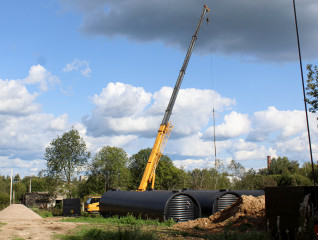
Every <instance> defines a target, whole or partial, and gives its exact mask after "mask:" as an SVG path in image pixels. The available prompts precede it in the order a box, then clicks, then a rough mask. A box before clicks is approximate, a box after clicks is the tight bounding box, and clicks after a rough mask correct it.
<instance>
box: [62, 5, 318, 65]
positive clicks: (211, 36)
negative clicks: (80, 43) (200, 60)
mask: <svg viewBox="0 0 318 240" xmlns="http://www.w3.org/2000/svg"><path fill="white" fill-rule="evenodd" d="M60 2H61V3H62V6H67V7H68V9H70V8H72V9H76V10H77V11H79V12H80V13H81V14H82V15H83V23H82V26H81V29H82V31H83V33H85V34H90V35H102V36H106V37H109V38H111V37H116V36H119V37H125V38H127V39H130V40H134V41H144V42H149V41H162V42H164V43H165V44H166V45H171V46H177V47H179V48H182V49H183V50H184V49H186V48H187V47H188V44H189V42H190V39H191V36H192V34H193V32H194V29H195V27H196V25H197V22H198V19H199V16H200V14H201V10H202V7H203V5H204V4H205V3H207V4H208V6H209V7H210V8H211V12H210V15H211V16H210V19H211V22H210V23H209V26H208V27H207V26H205V24H204V25H203V26H202V28H201V30H200V37H199V40H198V42H197V46H196V50H197V51H200V52H201V53H203V54H204V53H209V49H210V44H211V42H212V44H213V49H214V51H215V52H216V53H218V54H226V55H238V56H241V57H245V58H247V59H251V60H261V61H294V60H297V42H296V34H295V26H294V15H293V6H292V1H291V0H281V1H276V0H267V1H263V0H227V1H226V0H223V1H217V0H208V1H194V0H175V1H169V0H161V1H159V0H148V1H141V0H129V1H128V0H121V1H115V0H76V1H75V0H68V1H66V0H60ZM296 6H297V15H298V24H299V32H300V37H301V45H302V52H303V57H304V59H313V58H317V52H318V51H317V50H318V47H317V44H316V43H317V41H318V27H317V24H316V23H317V22H318V2H317V1H315V0H303V1H298V2H296Z"/></svg>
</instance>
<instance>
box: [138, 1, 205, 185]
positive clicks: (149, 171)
mask: <svg viewBox="0 0 318 240" xmlns="http://www.w3.org/2000/svg"><path fill="white" fill-rule="evenodd" d="M209 11H210V9H209V8H208V7H207V5H204V6H203V11H202V14H201V17H200V20H199V23H198V25H197V27H196V30H195V32H194V35H193V36H192V40H191V43H190V46H189V48H188V52H187V54H186V56H185V59H184V62H183V65H182V68H181V70H180V73H179V76H178V79H177V82H176V85H175V87H174V90H173V92H172V95H171V98H170V101H169V104H168V107H167V109H166V112H165V115H164V117H163V120H162V122H161V125H160V127H159V130H158V134H157V137H156V141H155V143H154V145H153V148H152V151H151V154H150V157H149V159H148V162H147V165H146V169H145V171H144V174H143V176H142V179H141V182H140V185H139V188H138V190H137V191H145V190H146V189H147V186H148V183H151V188H152V189H154V187H155V176H156V168H157V165H158V163H159V160H160V157H161V155H162V152H163V149H164V147H165V145H166V143H167V140H168V138H169V136H170V133H171V130H172V128H173V126H172V125H171V123H170V122H169V118H170V116H171V113H172V108H173V106H174V103H175V101H176V99H177V95H178V92H179V89H180V86H181V83H182V79H183V77H184V74H185V71H186V69H187V66H188V63H189V60H190V57H191V54H192V51H193V47H194V44H195V41H196V40H197V35H198V32H199V29H200V27H201V23H202V20H203V18H204V15H205V13H206V12H209Z"/></svg>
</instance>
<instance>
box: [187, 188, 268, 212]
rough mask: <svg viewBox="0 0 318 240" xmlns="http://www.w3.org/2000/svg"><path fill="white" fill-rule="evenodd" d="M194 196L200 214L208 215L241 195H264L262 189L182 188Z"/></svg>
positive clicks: (225, 206) (229, 204)
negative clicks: (199, 207)
mask: <svg viewBox="0 0 318 240" xmlns="http://www.w3.org/2000/svg"><path fill="white" fill-rule="evenodd" d="M183 192H185V193H188V194H190V195H191V196H193V197H194V198H196V199H197V200H198V202H199V204H200V206H201V216H202V217H209V216H211V215H213V214H214V213H216V212H218V211H221V210H223V209H225V208H227V207H228V206H231V205H232V204H233V203H235V202H236V201H237V199H238V198H239V197H240V196H242V195H252V196H254V197H258V196H260V195H264V194H265V192H264V191H263V190H228V189H221V190H183Z"/></svg>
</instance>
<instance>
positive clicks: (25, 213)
mask: <svg viewBox="0 0 318 240" xmlns="http://www.w3.org/2000/svg"><path fill="white" fill-rule="evenodd" d="M41 218H42V217H41V216H39V215H38V214H36V213H35V212H33V211H32V210H31V209H29V208H27V207H26V206H24V205H23V204H11V205H10V206H9V207H7V208H5V209H3V210H2V211H1V212H0V219H41Z"/></svg>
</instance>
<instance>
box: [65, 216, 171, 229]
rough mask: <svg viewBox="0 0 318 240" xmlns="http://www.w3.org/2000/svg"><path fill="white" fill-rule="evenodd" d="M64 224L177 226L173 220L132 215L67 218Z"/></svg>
mask: <svg viewBox="0 0 318 240" xmlns="http://www.w3.org/2000/svg"><path fill="white" fill-rule="evenodd" d="M62 222H82V223H96V224H104V223H110V224H114V225H135V226H144V225H152V226H161V227H171V226H173V225H174V224H175V222H174V221H173V220H168V221H165V222H159V221H158V220H153V219H141V218H135V217H134V216H132V215H127V216H126V217H118V216H113V217H110V218H104V217H102V216H94V217H91V216H88V217H86V216H85V217H77V218H66V219H63V220H62Z"/></svg>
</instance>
